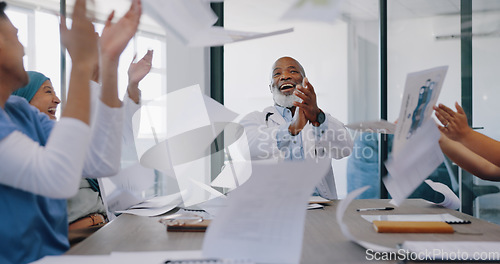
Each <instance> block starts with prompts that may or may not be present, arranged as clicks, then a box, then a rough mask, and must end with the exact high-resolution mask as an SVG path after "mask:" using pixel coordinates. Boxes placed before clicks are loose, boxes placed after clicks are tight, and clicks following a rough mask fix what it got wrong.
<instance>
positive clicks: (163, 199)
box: [130, 193, 182, 209]
mask: <svg viewBox="0 0 500 264" xmlns="http://www.w3.org/2000/svg"><path fill="white" fill-rule="evenodd" d="M181 198H182V196H181V193H174V194H171V195H165V196H156V197H153V198H151V199H148V200H146V201H144V202H141V203H138V204H136V205H134V206H131V207H130V208H131V209H139V208H159V207H164V206H167V205H171V204H175V203H178V202H180V200H181Z"/></svg>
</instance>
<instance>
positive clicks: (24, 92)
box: [12, 71, 50, 102]
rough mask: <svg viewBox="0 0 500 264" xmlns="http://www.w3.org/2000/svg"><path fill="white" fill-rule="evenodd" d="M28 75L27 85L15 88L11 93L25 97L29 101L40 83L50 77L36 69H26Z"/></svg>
mask: <svg viewBox="0 0 500 264" xmlns="http://www.w3.org/2000/svg"><path fill="white" fill-rule="evenodd" d="M28 76H29V77H30V82H29V83H28V85H26V86H24V87H22V88H20V89H17V90H16V91H15V92H13V93H12V94H13V95H17V96H21V97H24V98H26V100H28V102H30V101H31V99H33V96H35V94H36V92H37V91H38V89H40V87H41V86H42V84H43V83H44V82H45V81H47V80H50V79H49V78H47V76H45V75H43V74H41V73H39V72H36V71H28Z"/></svg>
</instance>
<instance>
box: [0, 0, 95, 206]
mask: <svg viewBox="0 0 500 264" xmlns="http://www.w3.org/2000/svg"><path fill="white" fill-rule="evenodd" d="M72 18H73V25H72V27H71V29H70V30H69V29H68V28H67V27H66V22H65V19H64V18H63V19H61V24H60V29H61V41H62V43H63V44H64V45H65V46H66V48H67V50H68V52H69V54H70V56H71V58H72V60H73V66H72V69H71V77H70V82H69V89H68V99H67V105H66V107H65V109H64V111H63V113H62V117H61V120H60V121H59V122H58V123H57V124H56V125H55V126H54V129H53V130H52V131H51V133H50V136H49V138H48V140H47V144H46V145H45V146H41V145H40V144H39V143H38V142H35V141H33V140H32V139H30V138H29V137H27V136H26V135H24V134H22V133H21V132H18V131H14V132H12V133H10V134H9V135H8V136H7V137H5V138H3V139H1V140H0V149H2V151H0V153H1V154H0V160H1V161H2V173H1V174H0V175H1V177H0V180H1V182H2V183H3V184H5V185H8V186H11V187H14V188H18V189H21V190H25V191H29V192H33V193H35V194H39V195H44V196H47V197H51V198H57V199H63V198H69V197H71V196H73V195H74V194H76V192H77V190H78V185H79V180H80V175H81V171H82V167H83V161H84V156H85V151H86V150H87V147H88V141H89V131H90V128H89V126H88V124H89V115H90V113H89V108H90V106H89V104H90V103H89V86H88V85H89V80H90V76H91V73H92V66H93V65H94V64H95V58H96V56H95V54H96V53H97V39H96V38H95V35H94V26H93V25H92V22H91V21H90V20H89V19H87V17H86V1H85V0H77V1H76V2H75V6H74V11H73V17H72ZM38 117H39V118H38V120H34V121H33V122H38V124H39V125H40V126H41V127H42V126H44V125H45V126H46V125H47V124H46V122H48V121H47V120H48V117H47V116H41V115H38ZM49 125H51V124H49Z"/></svg>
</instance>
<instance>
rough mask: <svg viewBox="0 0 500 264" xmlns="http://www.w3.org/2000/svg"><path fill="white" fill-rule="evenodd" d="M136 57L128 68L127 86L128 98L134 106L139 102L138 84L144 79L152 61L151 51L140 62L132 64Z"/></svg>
mask: <svg viewBox="0 0 500 264" xmlns="http://www.w3.org/2000/svg"><path fill="white" fill-rule="evenodd" d="M135 58H136V56H134V59H132V62H131V63H130V66H129V68H128V86H127V92H128V96H129V97H130V99H132V101H134V102H135V103H136V104H138V103H139V102H140V97H141V91H140V90H139V82H140V81H141V80H142V79H144V77H146V75H147V74H148V73H149V71H150V70H151V66H152V65H151V63H152V61H153V51H152V50H148V52H147V53H146V55H144V57H142V59H141V60H139V61H138V62H136V63H134V60H135Z"/></svg>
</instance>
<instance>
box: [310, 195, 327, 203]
mask: <svg viewBox="0 0 500 264" xmlns="http://www.w3.org/2000/svg"><path fill="white" fill-rule="evenodd" d="M331 202H332V200H328V199H325V198H323V197H321V196H311V197H309V203H310V204H314V203H331Z"/></svg>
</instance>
